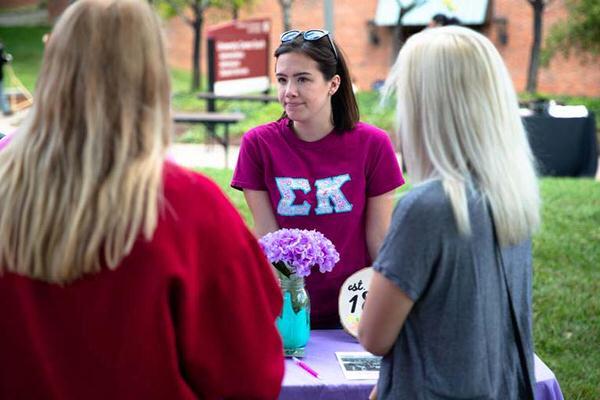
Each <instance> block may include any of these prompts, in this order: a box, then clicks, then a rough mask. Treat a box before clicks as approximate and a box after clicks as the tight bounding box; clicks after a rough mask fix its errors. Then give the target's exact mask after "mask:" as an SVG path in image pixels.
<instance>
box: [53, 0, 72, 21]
mask: <svg viewBox="0 0 600 400" xmlns="http://www.w3.org/2000/svg"><path fill="white" fill-rule="evenodd" d="M68 5H69V0H48V14H49V15H50V19H51V20H52V21H54V20H55V19H56V18H57V17H58V16H59V15H60V14H61V13H62V12H63V10H64V9H65V8H66V7H67V6H68Z"/></svg>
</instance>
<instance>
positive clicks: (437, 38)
mask: <svg viewBox="0 0 600 400" xmlns="http://www.w3.org/2000/svg"><path fill="white" fill-rule="evenodd" d="M385 88H386V95H389V94H390V93H391V92H392V91H395V92H396V95H397V113H396V116H397V121H398V128H399V132H400V140H401V145H402V152H403V157H404V159H405V161H406V165H407V169H408V173H409V175H410V177H411V178H412V179H413V180H414V181H415V182H421V181H424V180H428V179H441V181H442V183H443V187H444V190H445V192H446V194H447V196H448V198H449V199H450V202H451V204H452V209H453V213H454V216H455V219H456V222H457V226H458V229H459V231H460V232H461V234H463V235H469V234H470V232H471V230H470V222H469V213H468V209H467V195H466V192H467V187H468V185H470V183H471V182H474V183H476V184H477V186H478V187H479V189H480V190H481V192H482V194H483V195H484V197H485V198H486V200H487V201H488V202H489V204H490V206H491V211H492V214H493V217H494V221H495V225H496V232H497V235H498V238H499V241H500V243H501V244H502V245H507V244H516V243H518V242H520V241H522V240H523V239H525V238H527V237H529V236H530V235H531V234H532V233H533V232H534V230H535V229H536V228H537V227H538V225H539V222H540V218H539V208H540V206H539V202H540V201H539V193H538V185H537V177H536V173H535V169H534V166H533V158H532V154H531V149H530V147H529V143H528V140H527V137H526V132H525V130H524V128H523V124H522V122H521V118H520V116H519V112H518V102H517V97H516V94H515V91H514V88H513V85H512V81H511V79H510V76H509V74H508V71H507V69H506V67H505V65H504V63H503V61H502V58H501V57H500V54H498V51H497V50H496V49H495V47H494V46H493V44H492V43H491V42H490V41H489V40H488V39H487V38H485V37H484V36H483V35H481V34H479V33H477V32H474V31H472V30H470V29H467V28H463V27H457V26H449V27H443V28H435V29H427V30H425V31H423V32H421V33H419V34H416V35H414V36H412V37H411V38H410V39H409V40H408V41H407V42H406V44H405V45H404V47H403V48H402V50H401V51H400V54H399V56H398V59H397V61H396V63H395V65H394V66H393V68H392V71H391V73H390V76H389V77H388V79H387V81H386V87H385Z"/></svg>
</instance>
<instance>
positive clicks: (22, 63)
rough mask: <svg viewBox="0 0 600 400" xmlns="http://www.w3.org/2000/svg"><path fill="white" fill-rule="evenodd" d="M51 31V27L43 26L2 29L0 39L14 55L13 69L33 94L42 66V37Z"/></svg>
mask: <svg viewBox="0 0 600 400" xmlns="http://www.w3.org/2000/svg"><path fill="white" fill-rule="evenodd" d="M49 31H50V28H49V27H43V26H41V27H40V26H34V27H0V39H2V42H3V43H4V48H5V51H6V52H8V53H10V54H12V55H13V61H12V67H13V69H14V71H15V74H16V76H17V78H18V79H19V80H20V81H21V82H22V83H23V85H25V87H27V89H29V91H30V92H32V93H33V89H34V87H35V81H36V79H37V76H38V73H39V70H40V67H41V65H42V54H43V52H44V43H42V36H44V34H45V33H48V32H49ZM5 79H7V78H5Z"/></svg>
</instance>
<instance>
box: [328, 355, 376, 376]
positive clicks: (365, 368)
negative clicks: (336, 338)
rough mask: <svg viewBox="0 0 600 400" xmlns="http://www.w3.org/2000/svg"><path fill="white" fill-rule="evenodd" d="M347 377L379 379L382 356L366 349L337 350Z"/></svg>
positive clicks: (339, 360)
mask: <svg viewBox="0 0 600 400" xmlns="http://www.w3.org/2000/svg"><path fill="white" fill-rule="evenodd" d="M335 356H336V357H337V359H338V362H339V363H340V367H341V368H342V372H344V377H346V379H378V378H379V367H380V366H381V357H379V356H374V355H373V354H371V353H369V352H366V351H336V352H335Z"/></svg>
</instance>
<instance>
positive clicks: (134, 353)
mask: <svg viewBox="0 0 600 400" xmlns="http://www.w3.org/2000/svg"><path fill="white" fill-rule="evenodd" d="M164 193H165V200H166V202H165V207H164V212H163V213H162V217H161V219H160V221H159V224H158V228H157V229H156V232H155V234H154V237H153V239H152V241H150V242H147V241H145V240H139V241H138V242H137V243H136V245H135V246H134V248H133V250H132V252H131V253H130V254H129V255H128V256H127V257H126V258H125V259H124V260H123V261H122V262H121V265H120V266H119V267H118V268H117V269H116V270H115V271H109V270H106V269H105V270H103V271H102V272H100V273H98V274H95V275H86V276H84V277H83V278H80V279H79V280H77V281H75V282H74V283H72V284H69V285H66V286H62V287H61V286H58V285H51V284H47V283H43V282H40V281H35V280H32V279H29V278H24V277H20V276H16V275H14V274H4V275H3V276H1V277H0V315H1V318H0V363H1V364H0V399H61V400H65V399H77V400H82V399H86V400H91V399H103V400H104V399H110V400H117V399H128V400H129V399H144V400H148V399H197V398H202V399H221V398H226V399H273V398H276V397H277V395H278V394H279V390H280V387H281V381H282V378H283V356H282V354H283V353H282V345H281V340H280V338H279V335H278V333H277V330H276V328H275V325H274V320H275V318H276V316H277V315H278V314H279V311H280V309H281V293H280V290H279V288H278V286H277V283H276V281H275V279H274V276H273V274H272V272H271V270H270V267H269V265H268V263H267V261H266V260H265V257H264V255H263V254H262V252H261V250H260V248H259V246H258V244H257V243H256V240H255V239H254V237H253V236H252V234H251V233H250V232H249V231H248V229H247V228H246V227H245V225H244V223H243V222H242V220H241V219H240V217H239V214H238V213H237V212H236V211H235V209H234V208H233V207H232V206H231V204H230V203H229V202H228V201H227V200H226V199H225V197H224V196H223V194H222V193H221V192H220V190H219V189H218V188H217V186H216V185H214V184H213V183H212V182H210V181H209V180H208V179H206V178H204V177H202V176H200V175H198V174H195V173H192V172H189V171H186V170H184V169H182V168H179V167H177V166H175V165H173V164H169V163H167V164H166V165H165V180H164ZM0 206H1V205H0ZM117 211H118V210H115V212H117Z"/></svg>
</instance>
